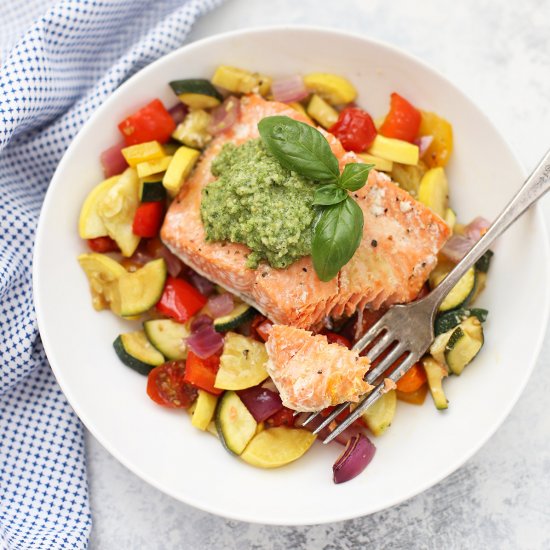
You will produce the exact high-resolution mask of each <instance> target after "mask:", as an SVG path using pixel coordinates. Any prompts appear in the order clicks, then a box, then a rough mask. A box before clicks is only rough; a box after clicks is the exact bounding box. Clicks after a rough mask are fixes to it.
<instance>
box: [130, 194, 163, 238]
mask: <svg viewBox="0 0 550 550" xmlns="http://www.w3.org/2000/svg"><path fill="white" fill-rule="evenodd" d="M163 216H164V204H163V203H162V202H144V203H141V204H140V205H139V206H138V209H137V210H136V214H135V216H134V223H133V224H132V232H133V233H134V235H138V236H139V237H145V238H152V237H156V236H157V235H158V233H159V230H160V226H161V225H162V218H163Z"/></svg>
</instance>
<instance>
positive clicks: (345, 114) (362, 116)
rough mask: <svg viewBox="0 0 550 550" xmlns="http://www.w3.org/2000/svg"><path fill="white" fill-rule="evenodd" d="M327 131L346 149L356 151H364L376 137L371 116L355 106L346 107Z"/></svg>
mask: <svg viewBox="0 0 550 550" xmlns="http://www.w3.org/2000/svg"><path fill="white" fill-rule="evenodd" d="M329 132H330V133H332V134H334V135H335V136H336V137H337V138H338V139H339V140H340V143H341V144H342V145H343V147H344V149H345V150H346V151H355V152H356V153H360V152H361V151H364V150H365V149H366V148H367V147H369V146H370V145H371V144H372V142H373V141H374V138H375V137H376V127H375V126H374V122H373V121H372V118H371V116H370V115H369V114H368V113H367V112H366V111H363V110H362V109H358V108H357V107H346V108H345V109H344V110H343V111H342V112H341V113H340V116H339V117H338V120H337V121H336V122H335V123H334V124H333V125H332V126H331V127H330V128H329Z"/></svg>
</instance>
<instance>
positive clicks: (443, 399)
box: [422, 357, 449, 411]
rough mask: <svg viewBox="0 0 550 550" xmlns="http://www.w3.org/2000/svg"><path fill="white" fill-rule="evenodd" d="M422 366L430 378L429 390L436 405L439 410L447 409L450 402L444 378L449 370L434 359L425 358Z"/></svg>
mask: <svg viewBox="0 0 550 550" xmlns="http://www.w3.org/2000/svg"><path fill="white" fill-rule="evenodd" d="M422 365H423V366H424V370H425V371H426V377H427V378H428V388H429V390H430V393H431V395H432V399H433V400H434V404H435V406H436V408H437V409H438V410H440V411H441V410H444V409H447V408H448V406H449V402H448V401H447V396H446V395H445V392H444V391H443V384H442V381H443V378H445V377H446V376H448V372H447V369H446V368H445V367H444V366H443V365H442V364H441V363H439V362H438V361H436V360H435V359H433V358H432V357H425V358H424V359H422Z"/></svg>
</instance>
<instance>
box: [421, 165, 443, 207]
mask: <svg viewBox="0 0 550 550" xmlns="http://www.w3.org/2000/svg"><path fill="white" fill-rule="evenodd" d="M418 200H419V201H420V202H421V203H422V204H424V205H426V206H427V207H428V208H430V209H431V210H432V211H433V212H435V213H436V214H437V215H439V216H440V217H441V218H445V214H446V212H447V203H448V201H449V184H448V183H447V176H446V175H445V170H443V168H441V166H439V167H437V168H431V169H430V170H428V171H427V172H426V173H425V174H424V176H423V177H422V180H421V181H420V187H419V188H418Z"/></svg>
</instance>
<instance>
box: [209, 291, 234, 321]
mask: <svg viewBox="0 0 550 550" xmlns="http://www.w3.org/2000/svg"><path fill="white" fill-rule="evenodd" d="M234 306H235V303H234V301H233V296H231V294H229V293H228V292H224V293H223V294H215V295H213V296H210V298H208V302H207V304H206V308H207V309H208V312H209V313H210V314H211V315H212V317H214V319H218V318H219V317H223V316H224V315H229V314H230V313H231V312H232V311H233V307H234Z"/></svg>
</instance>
